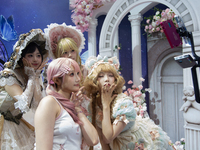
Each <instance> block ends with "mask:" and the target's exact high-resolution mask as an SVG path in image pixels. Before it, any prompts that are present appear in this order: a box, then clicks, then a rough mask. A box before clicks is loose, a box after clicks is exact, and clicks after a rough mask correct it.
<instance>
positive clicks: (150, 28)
mask: <svg viewBox="0 0 200 150" xmlns="http://www.w3.org/2000/svg"><path fill="white" fill-rule="evenodd" d="M154 9H156V10H157V11H156V13H155V15H154V16H150V17H147V18H146V19H147V20H146V24H145V25H144V26H145V28H144V31H145V32H146V33H147V35H148V36H151V35H152V33H154V32H161V33H163V29H162V27H161V25H160V23H161V22H163V21H166V20H170V19H171V20H172V21H173V23H174V25H175V26H176V27H177V26H178V25H177V23H176V21H175V18H174V16H175V13H174V12H173V11H172V10H171V9H169V8H167V9H165V10H159V9H158V8H154Z"/></svg>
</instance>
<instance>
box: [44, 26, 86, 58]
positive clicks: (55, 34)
mask: <svg viewBox="0 0 200 150" xmlns="http://www.w3.org/2000/svg"><path fill="white" fill-rule="evenodd" d="M44 33H45V36H46V39H47V45H46V46H47V47H49V49H50V55H51V57H52V58H53V59H55V58H56V57H55V54H56V49H57V44H58V41H59V40H60V39H62V38H65V37H69V38H72V39H73V40H74V41H75V42H76V43H77V47H78V49H79V53H80V52H81V51H82V49H84V48H85V46H84V45H85V38H84V36H83V33H82V32H81V31H80V30H79V29H76V27H75V26H71V25H68V26H67V25H66V24H65V23H63V24H57V23H51V24H50V25H47V28H45V29H44Z"/></svg>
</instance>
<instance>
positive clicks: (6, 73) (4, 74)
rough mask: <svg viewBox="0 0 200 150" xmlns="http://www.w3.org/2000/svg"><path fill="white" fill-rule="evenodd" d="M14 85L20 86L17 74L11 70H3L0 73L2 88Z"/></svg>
mask: <svg viewBox="0 0 200 150" xmlns="http://www.w3.org/2000/svg"><path fill="white" fill-rule="evenodd" d="M13 84H17V85H20V84H19V81H18V80H17V78H16V76H15V74H14V73H13V72H12V71H10V70H8V69H7V70H6V69H5V70H3V71H1V72H0V86H1V87H4V86H5V85H9V86H11V85H13Z"/></svg>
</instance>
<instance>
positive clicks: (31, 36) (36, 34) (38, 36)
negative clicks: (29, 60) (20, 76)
mask: <svg viewBox="0 0 200 150" xmlns="http://www.w3.org/2000/svg"><path fill="white" fill-rule="evenodd" d="M31 42H35V43H36V44H37V45H38V46H39V47H40V48H41V51H42V54H43V59H45V58H47V57H48V49H45V43H46V39H45V36H44V33H43V31H42V30H41V29H32V30H30V31H29V32H28V33H25V34H21V35H20V36H19V40H18V41H17V42H16V43H15V45H14V46H13V53H12V54H11V57H10V60H9V61H8V62H6V63H5V64H4V68H9V69H13V70H14V69H15V68H17V67H19V65H18V63H17V62H18V61H19V59H20V58H21V54H22V51H23V50H24V49H25V48H26V46H27V45H28V44H29V43H31Z"/></svg>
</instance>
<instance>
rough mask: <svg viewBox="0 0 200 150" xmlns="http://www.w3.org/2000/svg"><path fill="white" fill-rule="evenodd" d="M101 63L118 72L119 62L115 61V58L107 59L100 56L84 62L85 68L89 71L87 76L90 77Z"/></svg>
mask: <svg viewBox="0 0 200 150" xmlns="http://www.w3.org/2000/svg"><path fill="white" fill-rule="evenodd" d="M103 63H109V64H111V65H112V66H113V67H114V68H115V69H116V70H117V71H118V70H119V60H118V59H117V57H116V56H115V57H111V58H108V57H107V56H104V57H102V56H100V55H98V56H97V57H95V56H91V57H89V58H88V59H87V61H86V62H85V67H86V68H87V69H88V70H89V74H88V76H90V75H91V74H92V72H93V71H94V69H95V68H96V67H97V66H98V65H99V64H103Z"/></svg>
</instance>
